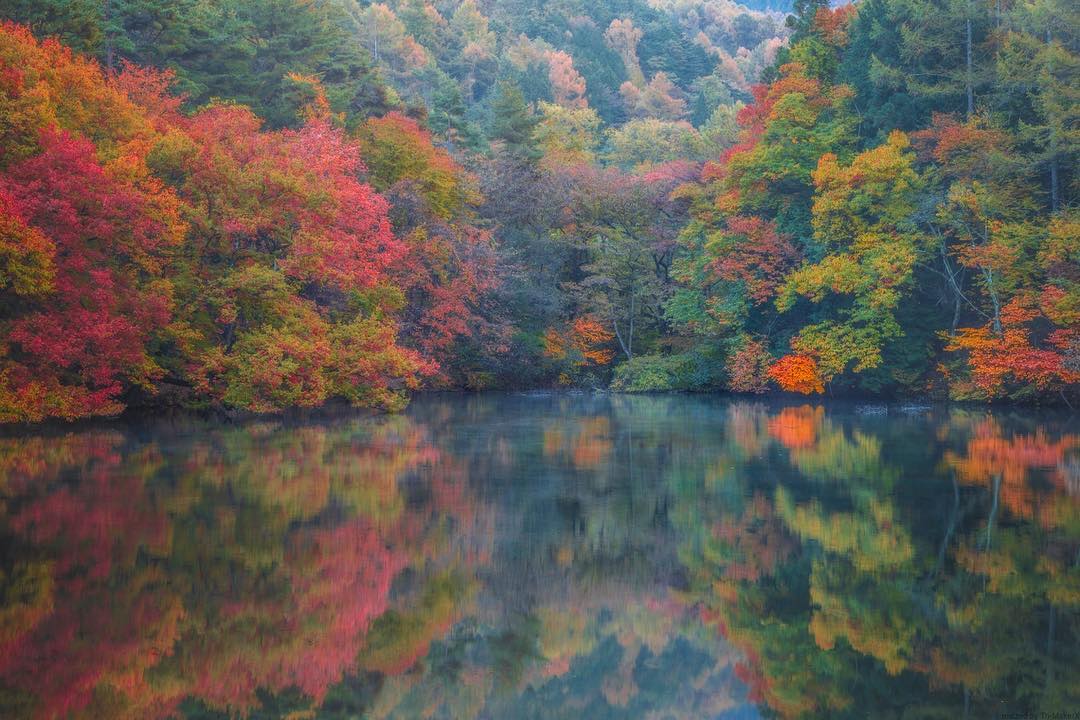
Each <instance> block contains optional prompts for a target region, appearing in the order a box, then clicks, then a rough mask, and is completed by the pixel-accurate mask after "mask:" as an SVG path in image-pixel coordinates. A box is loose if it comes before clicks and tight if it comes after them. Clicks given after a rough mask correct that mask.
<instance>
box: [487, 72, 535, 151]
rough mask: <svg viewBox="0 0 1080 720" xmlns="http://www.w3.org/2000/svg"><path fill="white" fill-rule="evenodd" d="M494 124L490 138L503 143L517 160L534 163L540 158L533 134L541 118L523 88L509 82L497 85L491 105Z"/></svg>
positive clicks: (492, 124)
mask: <svg viewBox="0 0 1080 720" xmlns="http://www.w3.org/2000/svg"><path fill="white" fill-rule="evenodd" d="M491 113H492V123H491V130H490V132H489V137H490V138H491V139H492V140H496V141H499V142H501V143H502V146H503V148H504V149H505V150H506V152H507V153H508V154H509V155H510V156H511V157H512V158H514V159H516V160H518V161H521V162H525V163H532V162H535V161H536V160H538V159H539V158H540V150H539V148H537V146H536V139H535V137H534V133H535V131H536V126H537V123H538V122H539V120H538V119H537V118H536V117H535V116H534V115H533V114H532V113H531V112H530V110H529V107H528V105H526V104H525V96H524V95H522V94H521V89H520V88H519V87H517V86H516V85H512V84H510V83H506V82H503V83H500V84H499V85H498V86H497V87H496V88H495V99H494V100H493V101H492V104H491Z"/></svg>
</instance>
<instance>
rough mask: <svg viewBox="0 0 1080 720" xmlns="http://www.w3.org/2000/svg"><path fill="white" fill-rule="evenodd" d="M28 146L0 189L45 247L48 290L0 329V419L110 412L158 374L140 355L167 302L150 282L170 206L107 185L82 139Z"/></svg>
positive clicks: (47, 136)
mask: <svg viewBox="0 0 1080 720" xmlns="http://www.w3.org/2000/svg"><path fill="white" fill-rule="evenodd" d="M39 142H40V146H41V148H42V151H41V153H40V154H38V155H36V156H34V157H31V158H29V159H27V160H23V161H22V162H19V163H16V164H14V165H12V166H10V167H9V168H8V169H7V171H6V172H5V173H4V175H3V177H0V187H2V188H3V191H4V192H5V194H6V195H7V196H8V197H10V198H11V199H12V201H13V203H14V204H15V206H16V207H18V208H20V209H21V214H22V216H23V217H24V218H25V220H26V222H27V223H28V224H30V225H32V226H34V227H35V228H36V229H37V230H38V231H39V232H40V233H41V234H42V235H44V236H45V237H47V238H48V240H49V241H51V242H52V243H53V244H54V245H55V247H56V260H55V264H56V267H55V279H54V282H53V288H52V291H51V292H50V293H49V294H48V295H47V296H46V297H44V298H43V299H41V300H40V301H39V302H36V303H34V304H32V305H31V306H30V307H29V308H28V309H27V311H26V312H24V313H21V314H19V315H17V316H16V317H15V318H14V319H12V320H11V321H10V323H9V324H8V326H7V328H6V330H7V333H6V338H5V340H4V345H5V352H3V353H2V355H3V356H4V366H3V370H2V376H0V378H2V380H0V420H13V419H23V420H40V419H43V418H45V417H49V416H59V417H65V418H75V417H82V416H87V415H103V414H112V413H116V412H118V411H119V410H120V409H121V408H122V406H121V405H120V404H119V402H118V398H119V395H120V393H121V392H123V390H124V389H125V387H126V386H127V385H128V384H130V383H134V384H145V383H148V382H149V381H150V380H151V379H152V378H153V377H154V376H155V375H156V373H157V370H156V369H155V365H154V363H153V361H152V360H151V358H150V354H149V352H148V348H147V344H148V343H149V342H150V340H151V338H152V336H153V335H154V333H155V332H156V331H157V330H159V329H160V328H162V327H164V326H165V325H167V324H168V322H169V320H170V317H171V307H170V305H171V300H170V290H169V285H168V283H166V282H162V281H160V280H155V277H159V276H160V274H161V272H162V269H163V267H164V263H165V262H166V261H167V259H168V255H169V253H170V251H171V250H172V248H173V246H175V245H176V244H178V243H179V242H180V240H181V237H182V233H183V225H182V223H181V222H180V220H179V207H178V204H177V203H176V201H175V198H174V197H173V196H172V195H171V194H169V193H167V192H165V191H163V189H162V187H161V186H160V184H158V183H156V182H155V181H152V180H148V179H143V180H141V181H139V182H138V183H135V182H131V181H125V180H124V179H122V178H121V177H116V176H114V175H113V174H112V173H110V172H109V171H108V170H106V168H104V167H102V165H101V164H100V163H99V162H98V160H97V157H96V155H95V152H94V147H93V145H91V144H90V143H89V142H88V141H86V140H81V139H78V138H75V137H73V136H72V135H70V134H68V133H66V132H63V131H56V130H46V131H44V132H43V133H42V134H41V138H40V141H39Z"/></svg>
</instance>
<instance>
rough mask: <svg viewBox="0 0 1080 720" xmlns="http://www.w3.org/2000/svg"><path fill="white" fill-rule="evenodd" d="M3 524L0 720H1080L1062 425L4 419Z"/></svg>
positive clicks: (677, 416)
mask: <svg viewBox="0 0 1080 720" xmlns="http://www.w3.org/2000/svg"><path fill="white" fill-rule="evenodd" d="M0 516H2V520H0V717H3V718H23V717H26V718H53V717H69V716H75V717H83V718H114V717H116V718H121V717H123V718H154V717H162V716H179V717H187V718H219V717H234V716H246V717H249V718H280V717H294V718H309V717H318V718H323V717H325V718H357V717H363V718H368V717H370V718H427V717H432V718H452V719H454V720H459V719H468V718H573V719H575V720H576V719H578V718H587V719H588V720H602V719H603V718H655V719H657V720H660V719H665V718H694V719H699V718H755V717H775V716H780V717H798V716H803V715H805V716H811V717H829V718H840V717H901V716H903V717H912V718H959V717H964V716H965V715H966V716H968V717H972V718H990V717H1001V716H1003V715H1005V714H1007V713H1013V712H1017V713H1039V712H1042V711H1062V712H1066V713H1070V712H1080V426H1078V423H1077V422H1076V420H1075V418H1070V417H1069V416H1067V415H1061V416H1058V415H1050V414H1045V413H1043V414H1029V413H1027V412H1023V411H1009V410H1007V411H994V412H990V411H984V410H979V409H970V408H969V409H958V408H934V409H929V408H921V409H918V408H900V407H897V406H890V407H888V408H885V407H877V406H859V405H827V406H822V405H814V404H807V405H799V404H798V403H791V404H783V403H769V402H763V403H756V402H752V401H745V400H733V399H724V398H702V397H681V396H673V397H669V396H663V397H624V396H594V395H586V394H580V395H575V394H558V393H556V394H543V393H541V394H507V395H498V394H493V395H472V396H426V397H421V398H419V399H417V400H415V401H414V402H413V404H412V405H411V407H410V408H409V410H408V411H407V412H406V413H405V414H403V415H401V416H396V417H375V418H371V417H363V418H361V417H355V416H352V415H349V416H346V417H332V418H329V419H326V418H324V419H319V420H315V421H304V422H299V421H260V422H254V423H244V424H217V423H205V422H201V421H197V420H192V419H181V420H161V421H157V422H154V423H151V424H147V423H142V424H139V425H137V426H136V425H131V424H103V425H100V426H92V427H89V428H85V429H83V428H80V429H78V430H72V431H67V432H63V431H60V432H57V431H51V432H45V431H42V432H41V433H38V434H28V435H23V436H19V437H7V438H0ZM290 714H291V715H290Z"/></svg>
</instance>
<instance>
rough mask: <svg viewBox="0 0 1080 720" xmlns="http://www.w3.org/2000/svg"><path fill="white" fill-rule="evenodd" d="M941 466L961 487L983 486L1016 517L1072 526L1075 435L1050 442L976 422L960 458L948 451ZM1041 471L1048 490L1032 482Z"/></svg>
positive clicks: (1077, 469) (1079, 456)
mask: <svg viewBox="0 0 1080 720" xmlns="http://www.w3.org/2000/svg"><path fill="white" fill-rule="evenodd" d="M945 462H946V463H947V464H948V465H949V466H950V467H952V468H955V470H956V474H957V478H958V479H959V480H960V482H961V483H964V484H967V485H986V486H988V487H990V488H992V489H993V490H994V492H995V493H998V494H999V496H1000V500H1001V503H1002V504H1003V505H1004V506H1005V507H1006V508H1008V510H1009V511H1010V512H1012V513H1013V514H1014V515H1015V516H1016V517H1019V518H1024V519H1028V520H1030V519H1035V520H1038V522H1039V523H1041V524H1042V525H1043V526H1044V527H1047V528H1052V527H1058V526H1060V525H1062V524H1063V523H1065V522H1066V521H1067V520H1069V519H1070V518H1071V519H1072V520H1073V521H1074V522H1075V520H1076V519H1077V516H1078V510H1080V508H1078V507H1077V506H1078V504H1080V482H1078V479H1080V435H1075V434H1068V435H1063V436H1061V437H1058V438H1051V437H1049V436H1047V435H1046V433H1045V432H1042V431H1037V432H1035V433H1034V434H1030V435H1012V436H1008V437H1007V436H1006V435H1005V434H1004V432H1003V431H1002V428H1001V426H1000V425H999V424H998V423H997V422H995V421H994V420H993V419H992V418H987V419H984V420H981V421H978V422H977V423H976V424H975V427H974V430H973V431H972V436H971V438H970V439H969V440H968V442H967V447H966V449H965V451H964V453H963V454H959V453H954V452H949V453H946V455H945ZM1038 472H1042V473H1043V474H1044V475H1045V477H1046V478H1047V479H1048V480H1049V481H1050V487H1049V488H1048V489H1045V490H1040V489H1038V488H1037V486H1036V485H1035V484H1034V483H1033V482H1032V478H1033V475H1035V474H1036V473H1038Z"/></svg>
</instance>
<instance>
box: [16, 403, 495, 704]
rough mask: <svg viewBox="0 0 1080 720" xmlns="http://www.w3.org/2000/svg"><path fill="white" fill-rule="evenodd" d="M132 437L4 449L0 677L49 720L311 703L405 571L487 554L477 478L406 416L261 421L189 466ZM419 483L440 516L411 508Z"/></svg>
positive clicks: (76, 437) (442, 619) (448, 612)
mask: <svg viewBox="0 0 1080 720" xmlns="http://www.w3.org/2000/svg"><path fill="white" fill-rule="evenodd" d="M127 442H128V440H127V439H126V438H125V436H124V435H123V434H121V433H84V434H73V435H68V436H64V437H58V438H22V439H15V440H4V439H0V472H2V473H3V475H4V482H3V484H0V499H2V501H3V502H2V504H0V520H2V521H3V522H2V523H0V526H2V528H3V530H4V532H5V533H7V534H10V535H14V536H15V537H14V539H13V541H14V542H16V543H18V545H19V546H25V549H24V550H23V551H22V552H21V555H20V562H18V563H15V564H14V565H9V564H5V565H3V566H0V569H2V570H3V575H0V598H2V602H0V677H3V682H4V684H5V686H9V687H13V688H18V689H19V690H20V691H25V692H26V693H27V694H28V695H30V696H32V697H33V698H35V711H34V712H35V715H36V716H37V717H43V718H44V717H58V716H66V715H69V714H72V713H83V714H88V715H89V716H91V717H94V716H108V717H131V718H147V717H158V716H163V715H168V714H169V713H170V712H172V711H175V709H176V708H177V707H178V705H179V703H180V702H181V701H182V700H183V699H185V698H187V697H195V698H197V699H200V700H202V701H203V702H205V703H207V704H208V705H209V706H210V707H212V708H214V709H219V710H224V711H226V712H230V713H245V712H247V711H249V710H251V709H253V708H255V707H256V706H257V704H258V698H257V695H256V691H257V690H259V689H265V690H267V691H269V692H280V691H283V690H285V689H287V688H290V687H295V688H298V689H299V690H301V691H302V692H304V693H305V694H307V695H308V696H310V697H312V698H313V699H314V700H315V701H318V700H319V699H320V698H321V697H322V696H323V695H324V694H325V693H326V691H327V689H328V688H329V687H330V686H332V685H333V684H334V683H336V682H338V681H340V679H341V678H342V677H343V675H344V674H345V673H346V672H348V671H350V670H351V669H352V668H354V667H355V666H356V661H357V657H358V655H359V654H360V653H361V650H362V648H363V647H364V645H365V643H366V642H367V641H368V631H369V628H370V626H371V624H372V622H373V621H374V620H375V619H376V618H377V617H379V616H380V615H382V614H383V613H384V612H385V611H386V610H387V608H388V602H389V592H390V585H391V583H392V581H393V579H394V577H395V576H396V575H397V574H398V573H399V572H400V571H401V570H402V569H403V568H404V567H405V566H406V564H412V565H415V566H416V567H417V568H418V569H421V570H422V571H423V572H425V573H426V572H437V571H439V570H440V569H442V568H453V567H457V566H458V565H460V564H462V563H466V564H471V563H475V562H482V561H483V560H484V559H486V558H489V557H490V554H491V545H492V544H493V536H494V535H493V523H492V522H491V517H492V515H491V513H489V512H484V509H483V506H482V505H477V504H476V502H475V500H474V499H473V498H472V496H471V494H470V492H469V483H468V473H467V471H466V468H465V467H464V466H463V465H462V464H461V463H459V462H457V461H456V460H455V459H454V458H452V457H449V456H446V455H445V454H443V453H441V452H440V451H439V450H438V449H436V448H434V447H433V446H432V445H431V443H430V439H429V438H428V436H427V433H426V432H425V430H424V428H423V427H422V426H417V425H414V424H412V423H409V422H406V421H404V420H402V419H390V420H387V421H386V422H384V423H375V424H370V425H369V424H367V423H364V424H363V425H345V426H342V427H341V429H340V432H331V431H328V430H327V429H326V428H323V427H303V428H290V429H289V430H288V431H283V430H282V428H281V427H280V426H279V425H277V424H255V425H249V426H246V427H245V428H243V429H242V430H240V431H232V430H230V431H226V432H221V433H210V434H205V435H204V439H202V440H200V442H198V443H196V444H194V445H193V446H192V447H191V452H188V453H184V454H183V455H182V456H180V455H169V456H165V455H163V454H162V453H161V452H160V451H159V450H158V449H157V447H156V446H155V445H147V446H143V447H141V448H138V449H135V448H133V447H132V446H129V447H125V443H127ZM170 458H171V459H172V460H171V462H170ZM166 470H172V471H176V472H175V473H173V472H170V473H168V476H169V478H171V479H170V480H169V481H168V482H165V481H163V478H159V476H164V475H165V474H166V473H165V471H166ZM407 473H418V474H420V475H421V476H423V477H424V478H425V479H426V480H427V481H428V482H427V487H428V488H429V489H430V496H429V501H428V502H425V503H411V504H408V505H406V503H405V501H404V499H403V497H402V493H401V489H400V487H399V483H400V481H401V477H402V476H403V475H404V474H407ZM226 491H227V494H228V497H227V498H226V495H225V492H226ZM5 513H6V514H5ZM22 558H25V560H22ZM448 598H449V599H445V601H443V602H440V603H438V604H436V605H433V606H432V607H431V608H427V609H425V610H424V613H426V615H424V617H423V621H424V626H425V628H427V632H428V635H429V637H428V639H427V640H426V641H425V642H421V643H418V644H417V645H416V647H415V653H414V655H415V656H419V654H422V653H423V652H426V647H427V644H428V643H429V642H430V639H431V638H434V637H437V636H438V635H440V634H442V633H443V632H445V630H446V629H447V628H448V627H449V624H450V623H451V622H452V621H453V620H454V619H456V617H457V615H456V613H457V612H458V611H459V608H458V607H457V604H456V596H448ZM415 656H414V657H412V658H411V659H410V660H408V665H409V666H411V665H412V664H413V662H414V661H415ZM404 669H407V668H406V667H401V670H404ZM102 703H107V707H106V706H105V705H102Z"/></svg>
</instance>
